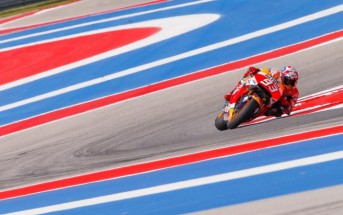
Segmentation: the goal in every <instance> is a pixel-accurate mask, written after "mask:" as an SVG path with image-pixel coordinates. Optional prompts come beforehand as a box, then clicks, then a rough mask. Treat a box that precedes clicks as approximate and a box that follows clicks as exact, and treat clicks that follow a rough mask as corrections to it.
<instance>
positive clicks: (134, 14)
mask: <svg viewBox="0 0 343 215" xmlns="http://www.w3.org/2000/svg"><path fill="white" fill-rule="evenodd" d="M211 1H213V0H200V1H195V2H190V3H185V4H179V5H174V6H169V7H164V8H159V9H154V10H148V11H143V12H139V13H132V14H128V15H122V16H117V17H113V18H108V19H102V20H98V21H93V22H86V23H83V24H77V25H72V26H68V27H64V28H58V29H54V30H49V31H44V32H39V33H34V34H29V35H25V36H20V37H15V38H11V39H7V40H2V41H0V44H3V43H7V42H12V41H16V40H21V39H27V38H31V37H36V36H41V35H46V34H51V33H55V32H60V31H65V30H70V29H74V28H79V27H85V26H90V25H94V24H99V23H104V22H112V21H116V20H120V19H126V18H132V17H135V16H141V15H146V14H151V13H156V12H161V11H166V10H173V9H177V8H182V7H188V6H193V5H197V4H203V3H207V2H211ZM55 40H59V38H57V39H53V40H42V41H40V42H39V43H29V44H25V45H21V46H13V47H10V48H6V49H0V51H6V50H11V49H15V48H21V47H25V46H30V45H35V44H40V43H46V42H51V41H55Z"/></svg>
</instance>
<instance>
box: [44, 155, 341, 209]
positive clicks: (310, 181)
mask: <svg viewBox="0 0 343 215" xmlns="http://www.w3.org/2000/svg"><path fill="white" fill-rule="evenodd" d="M342 171H343V159H340V160H337V161H333V162H327V163H322V164H318V165H310V166H305V167H301V168H294V169H290V170H285V171H279V172H274V173H270V174H263V175H257V176H254V177H247V178H244V179H239V180H232V181H227V182H222V183H215V184H210V185H206V186H199V187H194V188H188V189H182V190H177V191H173V192H167V193H161V194H155V195H150V196H144V197H140V198H133V199H128V200H122V201H118V202H110V203H104V204H98V205H95V206H88V207H82V208H77V209H72V210H65V211H59V212H56V213H49V214H60V215H62V214H103V215H104V214H166V215H167V214H184V213H191V212H196V211H201V210H208V209H213V208H218V207H223V206H230V205H235V204H240V203H246V202H250V201H255V200H261V199H265V198H270V197H275V196H280V195H286V194H291V193H297V192H303V191H308V190H313V189H318V188H323V187H328V186H334V185H338V184H342V183H343V174H342Z"/></svg>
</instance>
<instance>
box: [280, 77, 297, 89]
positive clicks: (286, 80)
mask: <svg viewBox="0 0 343 215" xmlns="http://www.w3.org/2000/svg"><path fill="white" fill-rule="evenodd" d="M295 82H296V80H294V79H291V78H287V77H286V78H285V79H284V82H283V83H284V84H285V85H289V86H292V87H294V85H295Z"/></svg>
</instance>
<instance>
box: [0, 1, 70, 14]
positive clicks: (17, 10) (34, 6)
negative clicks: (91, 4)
mask: <svg viewBox="0 0 343 215" xmlns="http://www.w3.org/2000/svg"><path fill="white" fill-rule="evenodd" d="M73 1H75V0H46V1H43V2H38V3H31V4H27V5H24V6H19V7H14V8H11V9H7V10H3V11H0V18H6V17H10V16H15V15H19V14H23V13H28V12H31V11H36V10H42V9H46V8H50V7H54V6H58V5H61V4H64V3H68V2H73Z"/></svg>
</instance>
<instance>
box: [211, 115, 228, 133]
mask: <svg viewBox="0 0 343 215" xmlns="http://www.w3.org/2000/svg"><path fill="white" fill-rule="evenodd" d="M223 118H224V113H223V112H221V113H220V114H218V116H217V118H216V120H215V121H214V125H215V126H216V128H217V129H218V130H219V131H225V130H227V129H228V127H227V122H226V121H225V120H224V119H223Z"/></svg>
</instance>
